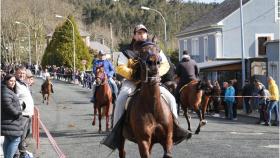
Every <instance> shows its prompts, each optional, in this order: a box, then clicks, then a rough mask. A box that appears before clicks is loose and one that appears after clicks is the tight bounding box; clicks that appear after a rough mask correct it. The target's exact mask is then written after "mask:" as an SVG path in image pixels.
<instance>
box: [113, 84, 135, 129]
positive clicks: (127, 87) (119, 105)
mask: <svg viewBox="0 0 280 158" xmlns="http://www.w3.org/2000/svg"><path fill="white" fill-rule="evenodd" d="M135 88H136V87H135V84H134V83H133V82H132V81H128V80H125V81H123V83H122V87H121V90H120V93H119V95H118V97H117V100H116V105H115V111H114V122H113V125H114V126H115V125H116V123H117V122H118V120H119V119H120V118H121V116H122V115H123V113H124V110H125V109H124V108H125V104H126V100H127V98H128V95H129V94H131V93H132V92H133V91H134V90H135Z"/></svg>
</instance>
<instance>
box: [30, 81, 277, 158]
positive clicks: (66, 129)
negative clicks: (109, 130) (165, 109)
mask: <svg viewBox="0 0 280 158" xmlns="http://www.w3.org/2000/svg"><path fill="white" fill-rule="evenodd" d="M36 81H37V82H36V84H35V85H34V86H33V94H34V97H35V103H36V104H37V105H38V107H39V109H40V115H41V120H42V122H43V123H44V124H45V125H46V126H47V128H48V129H49V131H50V132H51V134H52V136H53V137H54V139H55V140H56V142H57V144H58V146H59V147H60V148H61V150H62V151H63V152H64V153H65V155H66V156H67V157H68V158H77V157H83V158H105V157H107V156H108V155H109V154H110V152H111V151H110V150H109V149H108V148H107V147H105V146H102V145H100V144H99V142H100V141H101V140H102V139H103V138H104V136H105V135H106V133H105V132H104V133H103V134H98V132H97V127H96V126H95V127H93V126H91V120H92V105H91V104H90V103H89V99H90V96H91V93H90V90H88V89H85V88H82V87H80V86H77V85H72V84H66V83H63V82H61V81H54V91H55V94H54V95H52V97H51V101H50V102H51V103H50V105H45V104H42V103H41V96H40V94H39V87H40V86H39V85H40V84H41V83H42V81H41V80H40V79H38V80H36ZM103 121H104V120H103ZM256 121H257V120H256V119H255V118H252V117H241V116H239V118H238V121H228V120H224V119H222V118H213V117H208V124H207V125H206V126H205V127H203V128H202V131H201V133H200V134H199V135H194V136H193V138H192V139H191V140H189V141H188V142H182V143H181V144H179V145H177V146H175V147H174V151H173V156H174V157H175V158H183V157H188V158H200V157H201V158H208V157H209V158H235V157H240V158H274V157H275V158H276V157H278V156H279V130H278V128H277V127H265V126H262V125H256V124H254V123H255V122H256ZM179 122H180V123H181V124H182V125H183V127H185V128H187V125H186V121H185V119H184V118H183V117H182V116H181V117H180V118H179ZM191 122H192V128H193V130H195V127H196V126H197V118H196V117H195V116H193V117H192V120H191ZM104 127H105V126H104V125H103V129H104ZM40 135H41V146H40V152H39V153H37V154H36V155H37V156H39V157H40V158H54V157H57V155H56V153H55V151H54V149H53V148H52V147H51V145H50V142H49V141H48V139H47V137H46V134H45V133H44V132H43V130H42V129H41V134H40ZM125 148H126V151H127V157H129V158H138V157H140V156H139V153H138V148H137V145H136V144H134V143H131V142H128V141H127V142H126V145H125ZM162 155H163V150H162V148H161V147H160V146H159V145H155V146H154V148H153V150H152V157H155V158H157V157H162ZM109 157H110V158H115V157H118V152H117V151H115V152H113V154H112V155H110V156H109Z"/></svg>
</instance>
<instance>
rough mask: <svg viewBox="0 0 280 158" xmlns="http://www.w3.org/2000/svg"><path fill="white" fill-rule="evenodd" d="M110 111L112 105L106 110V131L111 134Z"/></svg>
mask: <svg viewBox="0 0 280 158" xmlns="http://www.w3.org/2000/svg"><path fill="white" fill-rule="evenodd" d="M109 110H110V103H109V105H107V106H106V109H105V116H106V131H107V132H109V130H110V115H109V112H110V111H109Z"/></svg>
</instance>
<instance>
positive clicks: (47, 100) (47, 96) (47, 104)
mask: <svg viewBox="0 0 280 158" xmlns="http://www.w3.org/2000/svg"><path fill="white" fill-rule="evenodd" d="M49 97H50V95H49V94H47V105H49Z"/></svg>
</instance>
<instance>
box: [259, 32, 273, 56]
mask: <svg viewBox="0 0 280 158" xmlns="http://www.w3.org/2000/svg"><path fill="white" fill-rule="evenodd" d="M273 39H274V34H273V33H261V34H256V38H255V40H256V41H255V44H256V46H255V49H256V57H259V56H265V55H266V46H265V42H267V41H270V40H273Z"/></svg>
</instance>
